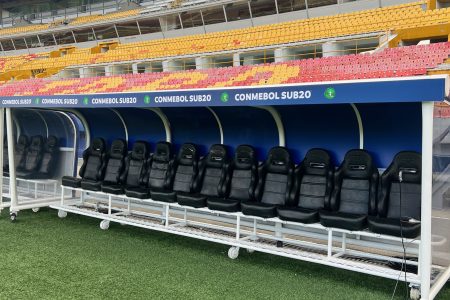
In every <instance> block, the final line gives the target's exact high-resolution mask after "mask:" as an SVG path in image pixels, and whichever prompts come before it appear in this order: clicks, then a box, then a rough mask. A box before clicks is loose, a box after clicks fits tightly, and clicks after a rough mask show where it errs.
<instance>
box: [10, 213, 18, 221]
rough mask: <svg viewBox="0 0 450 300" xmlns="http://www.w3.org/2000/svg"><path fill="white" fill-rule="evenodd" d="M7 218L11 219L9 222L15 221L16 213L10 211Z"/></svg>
mask: <svg viewBox="0 0 450 300" xmlns="http://www.w3.org/2000/svg"><path fill="white" fill-rule="evenodd" d="M9 218H10V219H11V222H13V223H14V222H16V221H17V214H16V213H11V214H10V215H9Z"/></svg>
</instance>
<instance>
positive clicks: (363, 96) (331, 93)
mask: <svg viewBox="0 0 450 300" xmlns="http://www.w3.org/2000/svg"><path fill="white" fill-rule="evenodd" d="M445 81H446V80H445V78H444V77H421V78H418V79H407V80H405V79H400V78H399V79H398V80H384V81H383V80H379V79H378V80H373V81H360V82H358V81H353V82H330V83H324V84H309V85H308V84H299V85H283V86H272V87H233V88H223V89H204V90H178V91H158V92H144V93H117V94H94V95H55V96H38V97H19V96H17V97H0V100H1V102H0V103H1V104H0V107H201V106H250V105H251V106H259V105H305V104H337V103H387V102H397V103H398V102H423V101H443V100H444V97H445Z"/></svg>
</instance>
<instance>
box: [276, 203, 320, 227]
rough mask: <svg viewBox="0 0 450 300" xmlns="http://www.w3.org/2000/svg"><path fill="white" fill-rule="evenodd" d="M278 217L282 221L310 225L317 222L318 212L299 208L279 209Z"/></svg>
mask: <svg viewBox="0 0 450 300" xmlns="http://www.w3.org/2000/svg"><path fill="white" fill-rule="evenodd" d="M277 214H278V217H279V218H280V219H281V220H284V221H292V222H299V223H304V224H311V223H317V222H319V211H318V210H315V209H308V208H301V207H279V208H278V209H277Z"/></svg>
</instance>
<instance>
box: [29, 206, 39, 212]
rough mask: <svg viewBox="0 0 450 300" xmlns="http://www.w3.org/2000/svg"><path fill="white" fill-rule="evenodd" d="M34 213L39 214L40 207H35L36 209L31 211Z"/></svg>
mask: <svg viewBox="0 0 450 300" xmlns="http://www.w3.org/2000/svg"><path fill="white" fill-rule="evenodd" d="M31 210H32V211H33V212H34V213H37V212H38V211H39V210H40V208H39V207H35V208H32V209H31Z"/></svg>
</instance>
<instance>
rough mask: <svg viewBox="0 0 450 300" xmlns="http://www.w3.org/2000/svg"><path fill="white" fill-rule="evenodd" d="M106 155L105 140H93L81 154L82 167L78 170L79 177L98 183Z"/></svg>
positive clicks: (101, 175)
mask: <svg viewBox="0 0 450 300" xmlns="http://www.w3.org/2000/svg"><path fill="white" fill-rule="evenodd" d="M105 160H106V153H105V140H103V139H102V138H95V139H94V140H92V144H91V145H90V146H89V148H87V149H86V150H85V151H84V152H83V165H82V166H81V168H80V172H79V174H80V177H81V178H83V179H88V180H95V181H99V180H101V179H102V177H103V170H104V167H105Z"/></svg>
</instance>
